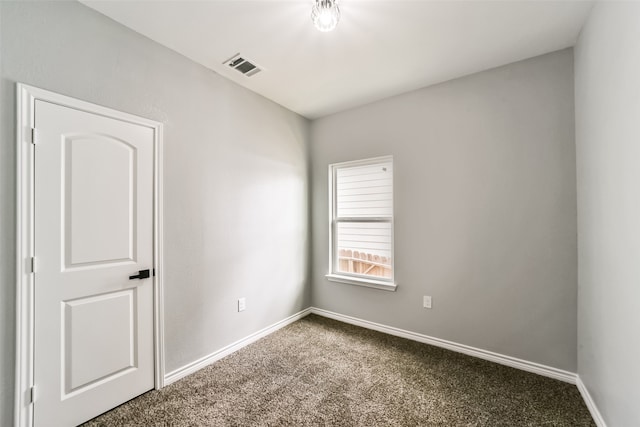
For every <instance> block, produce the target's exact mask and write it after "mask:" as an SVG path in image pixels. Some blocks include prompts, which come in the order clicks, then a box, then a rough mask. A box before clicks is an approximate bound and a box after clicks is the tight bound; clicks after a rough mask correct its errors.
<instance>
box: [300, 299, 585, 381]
mask: <svg viewBox="0 0 640 427" xmlns="http://www.w3.org/2000/svg"><path fill="white" fill-rule="evenodd" d="M311 313H313V314H317V315H319V316H323V317H328V318H331V319H334V320H338V321H340V322H344V323H350V324H352V325H356V326H361V327H363V328H367V329H373V330H374V331H378V332H383V333H385V334H389V335H395V336H397V337H402V338H407V339H410V340H413V341H418V342H421V343H425V344H429V345H433V346H436V347H442V348H446V349H447V350H452V351H455V352H458V353H464V354H467V355H469V356H474V357H477V358H480V359H484V360H489V361H491V362H495V363H499V364H501V365H506V366H510V367H512V368H516V369H521V370H523V371H527V372H533V373H534V374H538V375H543V376H545V377H549V378H554V379H556V380H560V381H564V382H567V383H570V384H576V379H577V375H576V374H574V373H573V372H569V371H565V370H562V369H557V368H552V367H551V366H546V365H541V364H539V363H534V362H529V361H526V360H522V359H518V358H515V357H511V356H505V355H504V354H499V353H494V352H492V351H488V350H482V349H479V348H475V347H471V346H468V345H464V344H458V343H455V342H452V341H447V340H443V339H440V338H434V337H430V336H428V335H423V334H418V333H416V332H411V331H406V330H404V329H399V328H394V327H392V326H386V325H381V324H379V323H374V322H370V321H368V320H363V319H358V318H356V317H351V316H345V315H344V314H339V313H334V312H332V311H328V310H323V309H320V308H316V307H311Z"/></svg>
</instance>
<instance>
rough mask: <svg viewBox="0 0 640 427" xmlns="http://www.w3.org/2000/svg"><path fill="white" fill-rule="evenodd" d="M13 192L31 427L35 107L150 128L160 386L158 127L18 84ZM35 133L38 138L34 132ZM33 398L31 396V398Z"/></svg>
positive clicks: (19, 425) (22, 385)
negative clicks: (47, 106) (64, 109)
mask: <svg viewBox="0 0 640 427" xmlns="http://www.w3.org/2000/svg"><path fill="white" fill-rule="evenodd" d="M16 89H17V97H16V99H17V111H16V117H17V126H16V138H17V144H18V146H17V162H16V163H17V164H16V168H17V176H16V183H17V191H16V199H17V200H16V222H17V235H16V258H17V259H16V269H17V270H16V370H15V373H16V377H15V407H14V425H15V426H16V427H32V426H33V402H32V400H34V398H35V400H37V393H35V390H36V389H34V388H33V386H34V383H33V382H34V375H33V374H34V372H33V366H34V335H35V324H34V315H35V305H34V289H33V286H34V274H33V271H32V268H33V269H34V270H37V260H36V265H35V267H32V257H33V255H34V250H35V247H34V246H35V245H34V244H35V241H34V237H35V236H34V218H35V211H34V184H35V179H34V149H33V147H34V145H33V143H32V142H33V141H32V138H33V135H34V133H33V132H32V129H33V124H34V119H35V117H34V114H35V101H36V100H41V101H46V102H50V103H53V104H57V105H60V106H63V107H69V108H73V109H76V110H80V111H85V112H88V113H92V114H98V115H101V116H104V117H108V118H113V119H117V120H121V121H126V122H129V123H133V124H136V125H141V126H145V127H148V128H151V129H152V130H153V133H154V149H153V153H154V154H153V175H154V176H153V265H154V268H155V276H154V277H153V338H154V339H153V341H154V349H153V353H154V383H155V388H156V390H157V389H160V388H162V387H163V386H164V301H163V280H162V278H163V271H164V268H163V243H162V242H163V223H162V221H163V212H162V210H163V203H162V165H163V157H162V156H163V155H162V130H163V129H162V123H160V122H156V121H153V120H149V119H145V118H142V117H138V116H134V115H132V114H128V113H123V112H120V111H116V110H112V109H110V108H106V107H102V106H99V105H96V104H92V103H89V102H85V101H80V100H77V99H75V98H70V97H68V96H64V95H60V94H57V93H54V92H50V91H47V90H44V89H40V88H37V87H33V86H28V85H25V84H22V83H18V84H17V87H16ZM36 133H37V132H36ZM32 393H33V395H32Z"/></svg>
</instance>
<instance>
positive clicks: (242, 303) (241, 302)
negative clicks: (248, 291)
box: [238, 298, 247, 312]
mask: <svg viewBox="0 0 640 427" xmlns="http://www.w3.org/2000/svg"><path fill="white" fill-rule="evenodd" d="M245 308H247V300H246V299H245V298H239V299H238V312H240V311H244V309H245Z"/></svg>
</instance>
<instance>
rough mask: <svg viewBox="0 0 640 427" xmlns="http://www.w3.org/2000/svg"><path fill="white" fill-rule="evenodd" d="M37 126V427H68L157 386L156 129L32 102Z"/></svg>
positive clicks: (35, 408)
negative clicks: (139, 275) (155, 312)
mask: <svg viewBox="0 0 640 427" xmlns="http://www.w3.org/2000/svg"><path fill="white" fill-rule="evenodd" d="M34 127H35V129H36V131H35V132H36V145H35V219H34V229H35V233H34V234H35V285H34V286H35V340H34V341H35V351H34V384H35V403H34V423H35V425H36V426H56V427H62V426H72V425H77V424H80V423H82V422H84V421H86V420H89V419H91V418H93V417H95V416H96V415H98V414H100V413H102V412H105V411H107V410H109V409H111V408H113V407H115V406H117V405H119V404H120V403H123V402H125V401H127V400H129V399H131V398H133V397H135V396H137V395H139V394H141V393H144V392H145V391H147V390H149V389H151V388H153V386H154V365H153V364H154V355H153V286H152V281H153V268H154V267H153V150H154V131H153V129H151V128H149V127H145V126H142V125H138V124H132V123H129V122H126V121H121V120H117V119H113V118H108V117H104V116H101V115H98V114H93V113H89V112H84V111H80V110H76V109H72V108H68V107H63V106H59V105H56V104H53V103H49V102H45V101H41V100H36V101H35V126H34ZM147 269H148V270H150V274H151V277H150V278H140V279H139V278H133V279H130V278H129V276H135V275H137V274H138V272H139V271H140V270H147ZM144 275H145V274H144V273H143V274H142V276H143V277H144Z"/></svg>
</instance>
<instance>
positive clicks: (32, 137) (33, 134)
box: [31, 128, 36, 145]
mask: <svg viewBox="0 0 640 427" xmlns="http://www.w3.org/2000/svg"><path fill="white" fill-rule="evenodd" d="M31 143H32V144H33V145H35V144H36V128H31Z"/></svg>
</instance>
